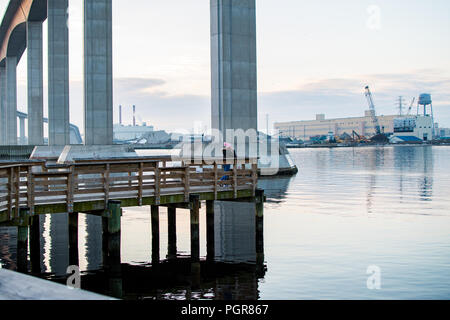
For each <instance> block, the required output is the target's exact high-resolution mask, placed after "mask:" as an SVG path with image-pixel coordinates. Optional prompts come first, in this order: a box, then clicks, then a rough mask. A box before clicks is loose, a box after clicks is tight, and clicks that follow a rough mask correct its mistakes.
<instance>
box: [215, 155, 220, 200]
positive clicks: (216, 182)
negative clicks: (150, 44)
mask: <svg viewBox="0 0 450 320" xmlns="http://www.w3.org/2000/svg"><path fill="white" fill-rule="evenodd" d="M218 184H219V177H218V173H217V161H216V162H214V200H217V186H218Z"/></svg>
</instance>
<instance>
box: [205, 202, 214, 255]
mask: <svg viewBox="0 0 450 320" xmlns="http://www.w3.org/2000/svg"><path fill="white" fill-rule="evenodd" d="M206 225H207V226H206V241H207V242H206V248H207V259H208V261H214V257H215V250H214V248H215V246H214V241H215V240H214V201H206Z"/></svg>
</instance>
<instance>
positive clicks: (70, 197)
mask: <svg viewBox="0 0 450 320" xmlns="http://www.w3.org/2000/svg"><path fill="white" fill-rule="evenodd" d="M71 172H73V167H71ZM74 189H75V188H74V181H73V173H70V174H69V175H68V176H67V191H66V192H67V212H68V213H73V203H74Z"/></svg>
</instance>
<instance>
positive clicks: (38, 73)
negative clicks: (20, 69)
mask: <svg viewBox="0 0 450 320" xmlns="http://www.w3.org/2000/svg"><path fill="white" fill-rule="evenodd" d="M42 45H43V42H42V22H41V21H28V22H27V50H28V66H27V68H28V75H27V78H28V144H30V145H42V144H43V143H44V121H43V117H44V84H43V83H44V76H43V74H44V68H43V53H42ZM21 138H22V130H21ZM22 144H24V142H22Z"/></svg>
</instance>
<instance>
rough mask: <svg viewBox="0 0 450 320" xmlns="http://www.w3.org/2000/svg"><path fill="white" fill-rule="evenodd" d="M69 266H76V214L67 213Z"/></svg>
mask: <svg viewBox="0 0 450 320" xmlns="http://www.w3.org/2000/svg"><path fill="white" fill-rule="evenodd" d="M69 264H70V265H71V266H78V264H79V256H78V212H72V213H69Z"/></svg>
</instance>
